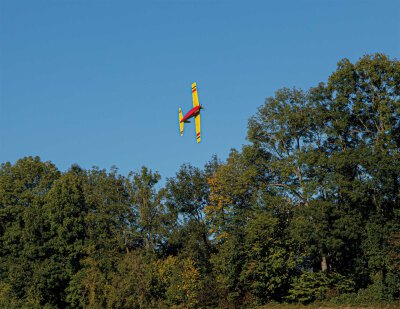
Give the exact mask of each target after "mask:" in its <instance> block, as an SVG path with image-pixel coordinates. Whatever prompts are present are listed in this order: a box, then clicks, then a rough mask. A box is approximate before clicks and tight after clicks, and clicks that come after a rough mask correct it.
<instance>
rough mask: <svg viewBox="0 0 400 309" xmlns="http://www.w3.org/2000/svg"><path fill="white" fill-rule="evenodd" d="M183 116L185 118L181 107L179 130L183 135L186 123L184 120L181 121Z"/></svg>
mask: <svg viewBox="0 0 400 309" xmlns="http://www.w3.org/2000/svg"><path fill="white" fill-rule="evenodd" d="M182 118H183V115H182V109H181V108H179V132H180V133H181V136H183V126H184V125H185V123H184V122H181V120H182Z"/></svg>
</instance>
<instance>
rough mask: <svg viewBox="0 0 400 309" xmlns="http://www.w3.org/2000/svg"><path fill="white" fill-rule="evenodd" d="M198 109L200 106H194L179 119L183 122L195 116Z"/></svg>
mask: <svg viewBox="0 0 400 309" xmlns="http://www.w3.org/2000/svg"><path fill="white" fill-rule="evenodd" d="M199 111H200V106H195V107H193V108H192V109H191V110H190V111H188V112H187V114H186V115H185V116H184V117H183V118H182V119H181V122H184V121H186V120H188V119H190V118H192V117H194V116H196V115H197V114H198V113H199Z"/></svg>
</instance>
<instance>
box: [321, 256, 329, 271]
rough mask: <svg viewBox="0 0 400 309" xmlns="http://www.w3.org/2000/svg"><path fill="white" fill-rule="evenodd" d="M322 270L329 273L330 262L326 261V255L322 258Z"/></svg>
mask: <svg viewBox="0 0 400 309" xmlns="http://www.w3.org/2000/svg"><path fill="white" fill-rule="evenodd" d="M321 270H322V271H323V272H324V273H326V272H327V271H328V262H327V261H326V256H325V255H324V256H323V257H322V261H321Z"/></svg>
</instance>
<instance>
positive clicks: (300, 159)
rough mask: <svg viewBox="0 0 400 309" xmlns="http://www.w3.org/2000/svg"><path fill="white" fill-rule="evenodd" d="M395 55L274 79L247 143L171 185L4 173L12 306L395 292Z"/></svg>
mask: <svg viewBox="0 0 400 309" xmlns="http://www.w3.org/2000/svg"><path fill="white" fill-rule="evenodd" d="M399 98H400V64H399V62H398V61H397V60H391V59H389V58H388V57H386V56H385V55H381V54H376V55H372V56H365V57H363V58H362V59H360V60H359V61H358V62H357V63H355V64H352V63H350V62H349V61H348V60H346V59H345V60H342V61H340V62H339V64H338V68H337V70H336V71H335V72H334V73H333V74H332V75H331V76H330V77H329V80H328V82H327V84H326V85H325V84H322V83H321V84H319V85H318V86H317V87H315V88H311V89H310V90H309V91H307V92H305V91H302V90H299V89H281V90H278V91H277V92H276V95H275V96H274V97H271V98H268V99H267V100H266V102H265V104H264V105H263V106H261V107H260V109H259V111H258V113H257V114H256V115H255V116H254V117H253V118H251V119H250V121H249V130H248V139H249V141H250V145H248V146H245V147H243V149H242V150H241V151H236V150H233V151H232V152H231V154H230V156H229V158H228V159H227V161H226V162H224V163H221V162H219V161H218V160H217V159H216V158H212V159H211V160H210V162H208V163H207V164H206V165H205V167H204V168H203V169H199V168H195V167H193V166H191V165H183V166H182V167H181V168H180V170H179V171H178V173H177V174H176V176H175V177H173V178H171V179H167V181H166V185H165V187H164V188H159V186H158V185H157V183H158V182H159V180H160V175H159V174H158V173H154V172H152V171H151V170H149V169H147V168H145V167H144V168H143V169H142V170H141V171H140V172H139V173H131V174H129V175H128V176H127V177H125V176H122V175H120V174H119V173H118V171H117V170H116V169H112V170H111V171H109V172H107V171H105V170H100V169H98V168H93V169H90V170H83V169H81V168H80V167H79V166H76V165H74V166H72V167H71V168H70V169H69V170H68V171H66V172H60V171H59V170H58V169H57V168H56V166H54V164H52V163H51V162H42V161H41V160H40V159H39V158H38V157H35V158H32V157H26V158H23V159H20V160H18V161H17V162H16V163H15V164H11V163H9V162H7V163H3V164H2V165H1V168H0V301H1V306H2V307H5V308H19V307H21V308H156V307H157V308H162V307H175V308H196V307H226V308H237V307H246V306H255V305H262V304H266V303H268V302H288V301H289V302H295V303H298V302H301V303H310V302H313V301H328V300H330V301H331V302H332V303H333V304H345V303H357V304H368V303H380V302H387V301H394V300H396V299H399V297H400V279H399V278H400V203H399V200H400V189H399V188H400V99H399Z"/></svg>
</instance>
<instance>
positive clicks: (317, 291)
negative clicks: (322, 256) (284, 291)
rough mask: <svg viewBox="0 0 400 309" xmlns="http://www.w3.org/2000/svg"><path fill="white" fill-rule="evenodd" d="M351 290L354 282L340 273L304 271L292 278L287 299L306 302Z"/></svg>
mask: <svg viewBox="0 0 400 309" xmlns="http://www.w3.org/2000/svg"><path fill="white" fill-rule="evenodd" d="M353 290H354V282H353V281H352V280H351V279H348V278H346V277H344V276H342V275H340V274H337V273H330V274H326V273H323V272H316V273H313V272H304V273H302V274H301V276H300V277H298V278H296V279H295V280H294V282H293V284H292V287H291V288H290V290H289V296H288V297H287V299H288V300H289V301H297V302H300V303H304V304H306V303H310V302H313V301H316V300H319V301H321V300H324V299H326V298H331V297H333V296H337V295H338V294H342V293H351V292H352V291H353Z"/></svg>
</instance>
